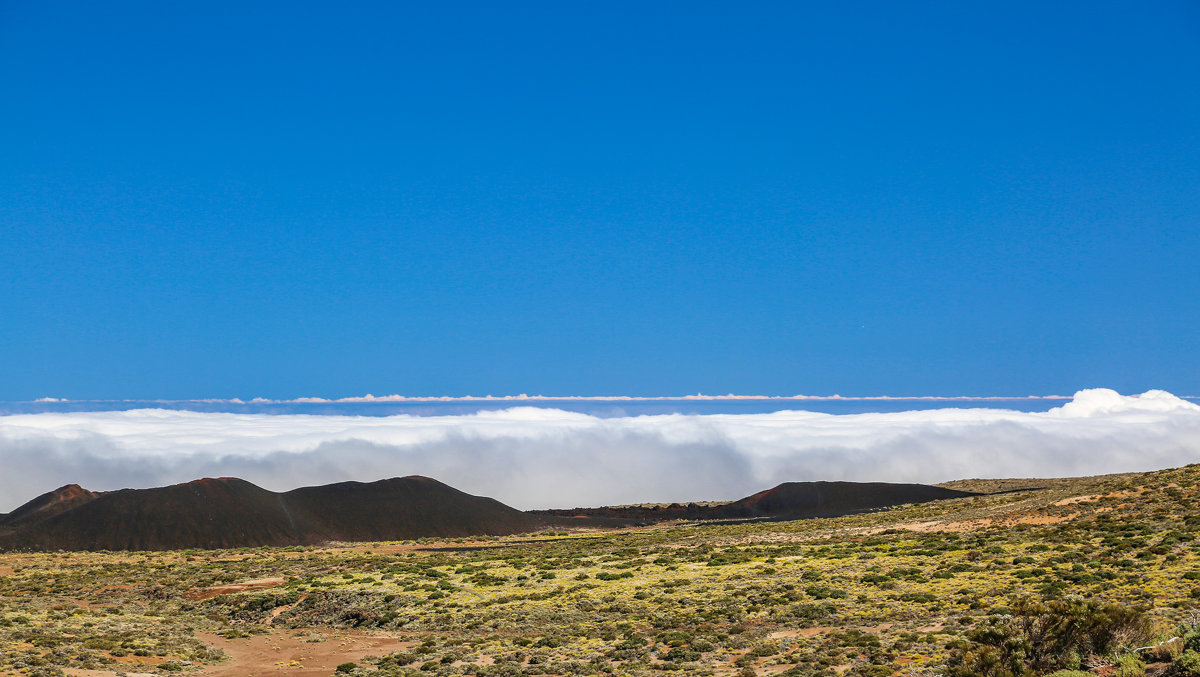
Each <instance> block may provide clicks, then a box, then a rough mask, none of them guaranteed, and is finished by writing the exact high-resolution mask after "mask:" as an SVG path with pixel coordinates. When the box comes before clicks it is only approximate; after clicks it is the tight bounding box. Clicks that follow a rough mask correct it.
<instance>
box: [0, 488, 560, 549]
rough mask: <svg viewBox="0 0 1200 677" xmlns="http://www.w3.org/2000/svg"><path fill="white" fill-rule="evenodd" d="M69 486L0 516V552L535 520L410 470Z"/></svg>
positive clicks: (440, 532) (384, 534)
mask: <svg viewBox="0 0 1200 677" xmlns="http://www.w3.org/2000/svg"><path fill="white" fill-rule="evenodd" d="M72 487H73V488H72ZM72 487H64V488H63V489H59V490H57V491H54V492H51V493H50V494H45V495H43V496H39V497H38V498H36V499H34V500H33V501H30V502H29V503H27V504H25V505H24V506H21V507H20V508H18V509H17V510H15V511H13V512H12V513H10V514H9V515H7V516H5V517H4V518H3V520H0V549H36V550H59V549H61V550H173V549H182V548H233V547H255V546H284V545H308V544H315V543H322V542H325V541H373V540H400V539H408V538H421V537H426V536H437V537H458V536H476V535H503V534H513V533H521V532H525V531H534V530H536V529H538V528H539V527H540V526H542V521H541V520H540V519H538V518H537V517H535V516H532V515H528V514H526V513H523V512H521V511H519V510H516V509H514V508H510V507H508V506H506V505H504V504H503V503H500V502H499V501H496V500H493V499H490V498H484V497H480V496H472V495H470V494H466V493H463V492H461V491H459V490H457V489H454V488H452V487H449V486H446V485H445V484H442V483H441V482H438V481H436V480H432V479H429V478H427V477H416V476H413V477H400V478H393V479H388V480H380V481H378V482H371V483H361V482H342V483H340V484H330V485H326V486H319V487H304V488H302V489H295V490H293V491H288V492H285V493H275V492H272V491H267V490H266V489H263V488H261V487H258V486H255V485H253V484H251V483H249V482H246V481H245V480H239V479H234V478H220V479H202V480H196V481H194V482H188V483H186V484H176V485H173V486H169V487H159V488H155V489H122V490H121V491H112V492H106V493H101V494H96V493H94V492H88V491H86V490H84V489H82V488H79V487H75V486H74V485H72Z"/></svg>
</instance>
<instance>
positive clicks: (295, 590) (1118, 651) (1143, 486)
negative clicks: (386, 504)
mask: <svg viewBox="0 0 1200 677" xmlns="http://www.w3.org/2000/svg"><path fill="white" fill-rule="evenodd" d="M1011 483H1012V481H1005V482H996V483H994V484H988V483H986V482H984V481H979V480H974V481H971V482H963V483H951V485H950V486H952V487H955V488H962V489H969V490H972V491H988V490H994V489H1009V488H1031V487H1029V486H1026V487H1012V486H1010V485H1011ZM1029 484H1032V485H1034V486H1036V487H1037V490H1032V491H1016V492H1012V493H1001V494H992V495H987V496H977V497H970V498H962V499H955V500H951V501H945V502H938V503H928V504H922V505H916V506H904V507H900V508H897V509H893V510H888V511H880V512H873V513H867V514H859V515H853V516H849V517H840V518H836V519H814V520H804V521H794V522H772V523H741V524H719V523H715V524H698V525H697V524H687V523H671V524H665V525H661V526H657V527H652V528H644V529H630V530H624V531H619V532H596V531H576V532H562V531H552V532H543V533H541V534H534V535H525V536H521V537H504V538H487V539H451V540H449V541H440V542H432V541H430V540H425V541H424V542H415V541H410V542H403V543H377V544H362V545H357V546H344V547H338V548H330V547H325V548H317V547H290V548H260V549H242V550H219V551H199V550H195V551H176V552H137V553H128V552H95V553H33V554H25V553H9V554H0V674H4V673H5V671H7V672H8V673H11V674H45V675H52V674H60V673H61V670H62V669H64V668H90V669H106V670H111V671H113V672H116V671H118V670H128V669H134V668H136V670H137V671H139V672H162V673H166V672H182V673H186V672H189V671H195V670H198V669H201V668H202V667H203V666H204V665H206V664H212V663H216V662H219V661H221V660H223V658H224V657H223V655H222V654H221V652H219V651H217V650H215V649H214V648H213V645H212V643H211V642H206V641H205V640H203V639H201V638H200V637H198V636H197V633H213V634H215V635H217V636H219V637H221V638H226V639H227V640H228V641H229V642H231V643H232V646H235V647H236V646H237V643H238V642H249V641H252V640H253V638H254V637H255V636H257V635H261V634H263V633H276V634H278V633H283V632H287V633H289V636H291V635H295V636H297V637H302V638H304V639H303V640H297V641H306V642H308V641H312V642H326V641H328V639H327V638H328V636H329V633H336V632H349V631H350V630H349V629H354V630H355V631H358V632H375V633H381V634H387V635H390V636H395V637H400V638H402V639H403V640H404V642H405V645H404V648H402V649H401V650H394V651H387V652H383V653H382V654H381V655H376V656H373V657H367V658H363V659H359V658H354V659H353V660H351V661H345V660H339V661H336V662H332V663H330V665H329V668H328V669H329V674H334V673H335V672H336V673H337V674H351V675H366V674H378V675H381V676H387V675H481V676H484V675H610V674H611V675H663V674H687V675H749V674H756V675H765V674H773V675H775V674H779V675H789V676H792V677H796V676H818V675H824V676H833V675H848V676H876V677H882V676H885V675H886V676H899V675H910V676H916V675H926V676H930V677H932V676H933V675H978V676H980V677H986V676H995V677H1000V676H1012V677H1024V676H1026V675H1048V674H1050V675H1055V676H1056V677H1068V676H1072V677H1073V676H1075V675H1095V674H1100V673H1103V674H1108V675H1118V676H1120V677H1133V676H1136V675H1142V674H1149V675H1156V674H1157V675H1166V674H1170V675H1200V632H1197V631H1196V629H1195V626H1196V624H1197V621H1198V620H1200V593H1198V592H1197V590H1198V589H1200V580H1198V579H1200V573H1198V572H1200V542H1197V539H1196V533H1197V529H1198V528H1200V500H1198V499H1200V467H1197V466H1189V467H1187V468H1181V469H1175V470H1167V471H1162V472H1157V473H1149V474H1144V475H1121V476H1109V477H1097V478H1085V479H1076V480H1047V481H1038V482H1036V483H1029ZM247 581H256V583H253V584H248V585H241V586H239V585H238V584H243V583H245V582H247ZM205 636H207V635H205ZM1172 638H1178V639H1174V640H1172Z"/></svg>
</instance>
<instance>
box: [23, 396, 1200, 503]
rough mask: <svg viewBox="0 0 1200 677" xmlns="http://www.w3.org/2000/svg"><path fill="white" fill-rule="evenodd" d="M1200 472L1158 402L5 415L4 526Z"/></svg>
mask: <svg viewBox="0 0 1200 677" xmlns="http://www.w3.org/2000/svg"><path fill="white" fill-rule="evenodd" d="M1194 462H1200V406H1197V405H1195V404H1191V403H1189V402H1186V401H1184V400H1181V399H1179V398H1176V397H1174V396H1173V395H1171V394H1169V393H1166V392H1162V391H1150V392H1147V393H1144V394H1142V395H1140V396H1121V395H1119V394H1117V393H1116V392H1113V391H1111V390H1104V389H1096V390H1085V391H1080V392H1079V393H1076V395H1075V397H1074V398H1073V399H1071V400H1070V401H1069V402H1067V403H1066V404H1064V405H1063V406H1061V407H1058V408H1056V409H1051V410H1050V411H1048V412H1037V413H1029V412H1018V411H1011V410H1003V409H934V410H923V411H908V412H899V413H876V414H846V415H835V414H821V413H813V412H805V411H781V412H777V413H772V414H711V415H679V414H675V415H665V416H636V417H625V418H598V417H594V416H589V415H586V414H579V413H572V412H566V411H561V410H557V409H545V408H533V407H515V408H512V409H505V410H502V411H489V412H480V413H477V414H471V415H464V416H424V417H421V416H388V417H365V416H328V415H326V416H311V415H266V414H226V413H202V412H192V411H167V410H161V409H139V410H134V411H118V412H86V413H44V414H23V415H12V416H2V417H0V511H6V510H11V509H12V508H14V507H16V506H17V505H19V504H21V503H23V502H24V501H26V500H28V499H30V498H32V497H33V496H35V495H37V494H39V493H42V492H44V491H47V490H49V489H53V488H55V487H57V486H61V485H63V484H68V483H71V482H78V483H80V484H83V485H84V486H86V487H88V488H90V489H96V490H108V489H118V488H122V487H148V486H159V485H163V484H171V483H175V482H184V481H188V480H191V479H195V478H197V477H203V476H236V477H242V478H244V479H247V480H250V481H251V482H254V483H256V484H259V485H261V486H263V487H266V488H268V489H273V490H286V489H292V488H295V487H297V486H304V485H312V484H325V483H328V482H336V481H341V480H349V479H354V480H363V481H370V480H376V479H381V478H384V477H393V476H398V475H411V474H421V475H428V476H431V477H435V478H437V479H440V480H442V481H444V482H446V483H448V484H450V485H452V486H455V487H457V488H460V489H462V490H464V491H468V492H470V493H475V494H482V495H487V496H492V497H495V498H497V499H499V500H501V501H504V502H506V503H508V504H510V505H513V506H515V507H519V508H540V507H572V506H591V505H601V504H618V503H629V502H640V501H675V500H678V501H686V500H703V499H731V498H738V497H741V496H744V495H746V494H749V493H752V492H754V491H758V490H760V489H763V488H766V487H769V486H774V485H775V484H778V483H779V482H784V481H790V480H818V479H825V480H862V481H867V480H880V481H907V482H939V481H945V480H950V479H959V478H964V477H1036V476H1041V477H1050V476H1066V475H1084V474H1099V473H1109V472H1125V471H1135V470H1151V469H1156V468H1164V467H1171V466H1178V465H1184V464H1187V463H1194Z"/></svg>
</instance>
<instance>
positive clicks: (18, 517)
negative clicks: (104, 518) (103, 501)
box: [0, 484, 100, 531]
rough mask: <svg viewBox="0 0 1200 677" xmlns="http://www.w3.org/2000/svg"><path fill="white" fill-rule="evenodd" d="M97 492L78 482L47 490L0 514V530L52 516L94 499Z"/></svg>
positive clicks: (97, 494)
mask: <svg viewBox="0 0 1200 677" xmlns="http://www.w3.org/2000/svg"><path fill="white" fill-rule="evenodd" d="M98 496H100V494H99V493H97V492H95V491H88V490H87V489H84V488H83V487H81V486H79V485H78V484H68V485H67V486H65V487H59V488H57V489H55V490H54V491H51V492H47V493H45V494H42V495H41V496H38V497H37V498H35V499H33V500H32V501H30V502H28V503H26V504H25V505H22V506H21V507H19V508H17V509H16V510H14V511H12V512H10V513H8V514H7V515H4V516H0V530H5V531H7V530H12V529H15V528H18V527H21V526H24V525H26V524H33V523H36V522H40V521H42V520H45V519H48V518H50V517H54V516H55V515H57V514H59V513H62V512H66V511H68V510H71V509H72V508H75V507H77V506H80V505H83V504H84V503H90V502H91V501H93V500H95V499H96V498H97V497H98Z"/></svg>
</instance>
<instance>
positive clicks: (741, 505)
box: [711, 482, 975, 519]
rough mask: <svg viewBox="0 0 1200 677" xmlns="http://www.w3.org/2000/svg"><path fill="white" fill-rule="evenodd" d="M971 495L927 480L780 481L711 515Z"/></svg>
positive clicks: (823, 510)
mask: <svg viewBox="0 0 1200 677" xmlns="http://www.w3.org/2000/svg"><path fill="white" fill-rule="evenodd" d="M974 495H975V494H971V493H968V492H965V491H955V490H954V489H943V488H942V487H935V486H930V485H928V484H891V483H889V482H784V483H783V484H780V485H779V486H777V487H775V488H774V489H767V490H766V491H760V492H758V493H757V494H754V495H752V496H747V497H746V498H743V499H741V500H740V501H734V502H733V503H727V504H725V505H719V506H715V507H713V508H712V510H711V515H712V516H713V517H716V518H722V519H733V518H750V517H769V518H775V519H788V518H792V517H824V516H829V515H847V514H851V513H856V512H863V511H865V510H875V509H878V508H887V507H890V506H895V505H904V504H905V503H927V502H929V501H939V500H942V499H946V498H963V497H965V496H974Z"/></svg>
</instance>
